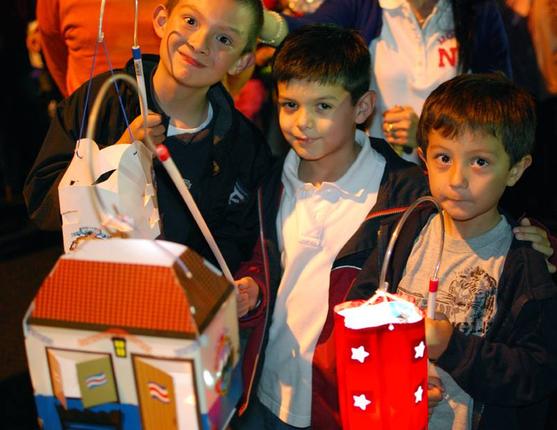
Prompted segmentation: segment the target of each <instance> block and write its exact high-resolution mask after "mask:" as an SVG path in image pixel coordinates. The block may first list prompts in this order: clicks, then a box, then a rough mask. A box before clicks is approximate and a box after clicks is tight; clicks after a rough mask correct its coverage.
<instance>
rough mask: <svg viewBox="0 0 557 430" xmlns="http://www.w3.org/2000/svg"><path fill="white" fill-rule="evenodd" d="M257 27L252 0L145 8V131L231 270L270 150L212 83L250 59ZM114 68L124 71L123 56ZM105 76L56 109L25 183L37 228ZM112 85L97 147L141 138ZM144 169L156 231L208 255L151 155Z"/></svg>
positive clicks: (251, 225) (258, 11)
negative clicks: (148, 11)
mask: <svg viewBox="0 0 557 430" xmlns="http://www.w3.org/2000/svg"><path fill="white" fill-rule="evenodd" d="M261 25H262V6H261V2H260V1H259V0H169V1H168V2H167V3H166V4H164V5H159V6H158V7H157V8H156V9H155V11H154V13H153V26H154V29H155V33H156V34H157V35H158V36H159V37H160V39H161V43H160V57H157V56H148V55H144V56H143V69H144V73H145V80H146V83H147V102H148V106H149V114H148V118H147V133H148V134H149V135H150V136H151V138H152V139H153V141H154V142H155V143H158V142H164V143H165V145H166V146H167V147H168V149H169V151H170V153H171V155H172V157H173V158H174V161H175V163H176V165H177V167H178V169H179V171H180V173H181V175H182V177H183V179H184V181H185V182H186V183H187V184H188V186H189V188H190V191H191V193H192V195H193V197H194V199H195V201H196V203H197V204H198V206H199V208H200V211H201V213H202V214H203V216H204V218H205V220H206V221H207V224H208V226H209V228H210V229H211V231H212V233H213V235H214V237H215V239H216V241H217V243H218V245H219V247H220V248H221V251H222V253H223V255H224V257H225V259H226V261H227V263H228V265H229V266H230V267H231V269H232V270H234V268H236V267H237V265H238V263H239V262H240V261H241V260H242V259H245V258H247V257H249V254H250V252H251V248H252V246H253V242H254V241H255V237H256V230H257V214H256V205H255V201H256V199H255V190H256V188H257V185H258V183H259V181H260V179H261V178H262V176H263V174H264V173H265V172H266V171H267V170H268V167H269V164H270V151H269V149H268V146H267V144H266V142H265V139H264V137H263V136H262V134H261V133H260V132H259V130H257V129H256V127H255V126H254V125H253V124H252V123H250V122H249V121H248V120H247V119H246V118H245V117H243V116H242V115H241V114H240V113H239V112H238V111H237V110H236V109H235V108H234V105H233V102H232V99H231V98H230V96H229V95H228V93H227V92H226V91H225V89H224V87H223V86H222V85H221V84H220V81H221V80H222V79H223V77H224V76H225V75H226V74H227V73H229V74H236V73H240V72H241V71H242V70H244V68H246V67H247V66H249V65H250V64H251V62H252V61H253V49H254V47H255V44H256V41H257V36H258V34H259V30H260V28H261ZM124 72H126V73H128V74H130V75H132V76H133V75H134V69H133V64H132V62H131V61H130V63H128V65H127V67H126V69H125V70H124ZM109 76H110V73H104V74H102V75H99V76H97V77H95V78H94V79H93V80H92V82H91V90H90V91H91V92H90V94H89V89H88V86H87V84H85V85H84V86H82V87H81V88H80V89H79V90H77V91H76V92H75V93H74V94H72V95H71V96H70V97H69V98H67V99H65V100H64V101H63V102H62V103H61V104H60V105H59V106H58V109H57V112H56V116H55V118H54V119H53V120H52V123H51V126H50V130H49V132H48V134H47V136H46V138H45V141H44V144H43V147H42V149H41V152H40V154H39V156H38V158H37V160H36V161H35V165H34V167H33V168H32V170H31V172H30V174H29V176H28V178H27V181H26V186H25V197H26V202H27V205H28V210H29V213H30V216H31V218H32V219H33V220H35V221H36V222H37V223H38V224H39V225H40V226H41V227H42V228H47V229H58V228H60V215H59V205H58V192H57V188H58V183H59V181H60V179H61V177H62V175H63V173H64V171H65V169H66V168H67V166H68V164H69V162H70V160H71V158H72V156H73V152H74V148H75V143H76V141H77V140H78V139H79V138H81V137H83V130H84V129H86V124H85V126H83V124H82V119H83V118H84V117H87V107H88V106H87V101H88V100H89V99H92V98H94V96H95V95H96V94H97V92H98V90H99V88H100V86H101V85H102V83H103V82H104V81H105V80H106V79H107V78H108V77H109ZM118 87H119V97H118V95H116V93H115V92H110V93H109V94H108V95H107V96H106V97H105V100H103V103H102V106H101V110H100V115H99V123H100V125H99V126H98V127H97V130H98V131H97V135H96V136H95V139H96V142H97V143H98V144H99V145H100V146H101V147H102V146H107V145H111V144H114V143H131V141H132V140H133V139H135V140H143V139H144V137H145V136H144V133H145V132H144V128H143V118H142V116H141V115H140V109H139V103H138V98H137V94H136V93H135V91H133V89H132V88H131V87H130V86H129V85H128V84H127V83H126V82H119V83H118ZM120 105H121V106H122V108H121V107H120ZM128 122H129V123H130V125H129V130H128V129H127V124H128ZM153 167H154V172H155V181H156V186H157V190H156V191H157V200H158V205H159V212H160V215H161V228H162V238H163V239H166V240H170V241H175V242H179V243H184V244H186V245H188V246H191V247H192V248H193V249H195V250H196V251H198V252H199V253H201V254H202V255H203V256H204V257H206V258H209V259H213V256H212V253H211V251H210V250H209V247H208V246H207V244H206V243H205V240H204V238H203V236H202V235H201V232H200V231H199V229H198V228H197V225H196V224H195V222H194V220H193V218H192V217H191V215H190V213H189V211H188V209H187V207H186V205H185V203H184V202H183V201H182V199H181V197H180V195H179V194H178V192H177V190H176V189H175V187H174V184H173V183H172V182H171V180H170V178H169V177H168V175H167V173H166V171H165V169H164V168H163V167H162V165H161V164H160V163H159V162H158V161H157V160H155V161H154V166H153Z"/></svg>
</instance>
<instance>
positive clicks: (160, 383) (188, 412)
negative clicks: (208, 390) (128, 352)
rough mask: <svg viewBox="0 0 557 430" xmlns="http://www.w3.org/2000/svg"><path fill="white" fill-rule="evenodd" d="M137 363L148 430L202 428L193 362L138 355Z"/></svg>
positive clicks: (139, 396)
mask: <svg viewBox="0 0 557 430" xmlns="http://www.w3.org/2000/svg"><path fill="white" fill-rule="evenodd" d="M133 363H134V368H135V380H136V389H137V393H138V398H139V406H140V410H141V418H142V422H143V429H144V430H159V429H165V430H166V429H168V430H185V429H188V430H197V429H200V428H201V425H200V416H199V405H198V402H197V398H198V393H197V390H196V384H195V378H194V372H193V362H192V361H191V360H172V359H167V360H165V359H158V358H153V357H145V356H139V355H134V356H133Z"/></svg>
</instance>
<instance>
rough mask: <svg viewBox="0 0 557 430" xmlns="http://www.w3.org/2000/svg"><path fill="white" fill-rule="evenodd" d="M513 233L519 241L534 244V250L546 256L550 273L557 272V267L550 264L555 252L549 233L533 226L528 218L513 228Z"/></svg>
mask: <svg viewBox="0 0 557 430" xmlns="http://www.w3.org/2000/svg"><path fill="white" fill-rule="evenodd" d="M513 233H514V237H516V238H517V240H525V241H528V242H532V248H534V249H535V250H536V251H538V252H541V253H542V254H543V255H544V256H545V262H546V264H547V269H548V270H549V273H555V272H556V271H557V267H555V266H554V265H553V264H551V263H550V262H549V257H551V256H552V255H553V252H554V251H555V250H554V249H553V248H552V247H551V242H550V241H549V239H548V238H547V232H546V231H545V230H544V229H543V228H540V227H538V226H536V225H532V223H531V222H530V220H529V219H528V218H522V219H521V220H520V225H519V226H518V227H515V228H513Z"/></svg>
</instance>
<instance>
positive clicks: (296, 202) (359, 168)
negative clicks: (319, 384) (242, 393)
mask: <svg viewBox="0 0 557 430" xmlns="http://www.w3.org/2000/svg"><path fill="white" fill-rule="evenodd" d="M356 141H357V142H358V143H359V144H360V145H362V149H361V151H360V153H359V154H358V157H357V158H356V160H355V161H354V163H352V165H351V166H350V168H349V169H348V170H347V172H346V173H345V174H344V175H343V176H342V177H341V178H340V179H339V180H338V181H336V182H323V183H322V184H321V186H320V187H315V186H313V185H312V184H310V183H304V182H302V181H300V180H299V179H298V166H299V164H300V158H299V157H298V156H297V155H296V153H295V152H294V151H292V150H291V151H290V152H289V153H288V155H287V157H286V160H285V163H284V168H283V173H282V183H283V185H284V193H283V196H282V199H281V203H280V208H279V212H278V215H277V220H276V226H277V227H276V228H277V234H278V241H279V243H278V244H279V250H280V253H281V265H282V269H283V274H282V278H281V282H280V285H279V289H278V293H277V300H276V306H275V310H274V312H273V315H272V322H271V327H270V329H269V343H268V345H267V349H266V355H265V363H264V365H263V372H262V375H261V381H260V383H259V389H258V397H259V399H260V400H261V403H263V404H264V405H265V406H267V407H268V408H269V409H270V410H271V411H272V412H273V413H274V414H275V415H276V416H278V417H279V418H280V419H281V420H282V421H284V422H286V423H288V424H290V425H292V426H296V427H308V426H309V425H310V424H311V422H310V421H311V386H312V360H313V353H314V351H315V346H316V344H317V339H318V338H319V335H320V333H321V330H322V329H323V324H324V323H325V319H326V316H327V309H328V301H329V277H330V272H331V268H332V265H333V262H334V260H335V258H336V256H337V255H338V253H339V252H340V250H341V248H342V247H343V246H344V245H345V244H346V242H347V241H348V239H349V238H350V237H352V235H353V234H354V233H355V232H356V230H357V229H358V227H360V225H361V223H362V222H363V221H364V219H365V217H366V216H367V214H368V213H369V211H370V210H371V208H372V207H373V205H374V204H375V202H376V200H377V193H378V191H379V185H380V183H381V178H382V176H383V172H384V170H385V159H384V158H383V156H381V155H380V154H379V153H377V152H376V151H374V150H373V149H372V148H371V146H370V145H369V138H368V137H367V136H366V135H365V134H364V133H363V132H361V131H357V132H356Z"/></svg>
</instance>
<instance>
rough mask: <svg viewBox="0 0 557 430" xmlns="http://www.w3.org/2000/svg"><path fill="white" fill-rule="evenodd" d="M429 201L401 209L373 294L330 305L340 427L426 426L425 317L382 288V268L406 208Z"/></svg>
mask: <svg viewBox="0 0 557 430" xmlns="http://www.w3.org/2000/svg"><path fill="white" fill-rule="evenodd" d="M426 201H429V202H430V203H433V204H434V205H435V207H436V208H437V210H438V211H439V212H441V207H440V206H439V203H438V202H437V201H436V200H435V199H434V198H433V197H431V196H423V197H420V198H419V199H417V200H416V201H415V202H414V203H412V204H411V205H410V206H409V207H408V209H407V210H406V211H405V212H404V213H403V214H402V217H401V218H400V221H399V222H398V224H397V226H396V227H395V230H394V232H393V235H392V237H391V240H390V241H389V245H388V246H387V250H386V252H385V259H384V260H383V267H382V269H381V276H380V281H379V285H380V288H379V289H378V290H377V292H376V293H375V295H374V296H373V297H372V298H371V299H369V300H367V301H363V300H358V301H351V302H345V303H341V304H339V305H337V306H335V327H334V331H335V344H336V360H337V381H338V391H339V405H340V415H341V419H342V428H343V429H344V430H357V429H374V430H422V429H424V430H425V429H427V422H428V411H427V351H426V340H425V319H424V315H423V313H422V312H421V311H420V310H419V309H418V308H417V307H416V306H415V305H414V304H413V303H410V302H408V301H406V300H404V299H402V298H400V297H398V296H396V295H393V294H389V293H388V292H387V287H388V285H387V283H386V282H385V278H386V273H387V267H388V264H389V260H390V256H391V253H392V250H393V246H394V243H395V241H396V240H397V238H398V235H399V233H400V230H401V229H402V226H403V225H404V222H405V221H406V219H407V218H408V216H409V215H410V213H411V212H412V211H413V210H414V209H415V208H416V207H418V206H419V205H421V204H423V203H425V202H426ZM444 235H445V226H444V223H443V217H441V243H440V247H439V250H438V254H437V263H436V265H435V268H434V271H433V274H432V276H431V279H430V284H429V294H428V309H427V313H428V317H429V318H433V317H434V310H435V295H436V292H437V284H438V278H437V272H438V271H439V266H440V263H441V255H442V252H443V244H444V240H443V238H444Z"/></svg>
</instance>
